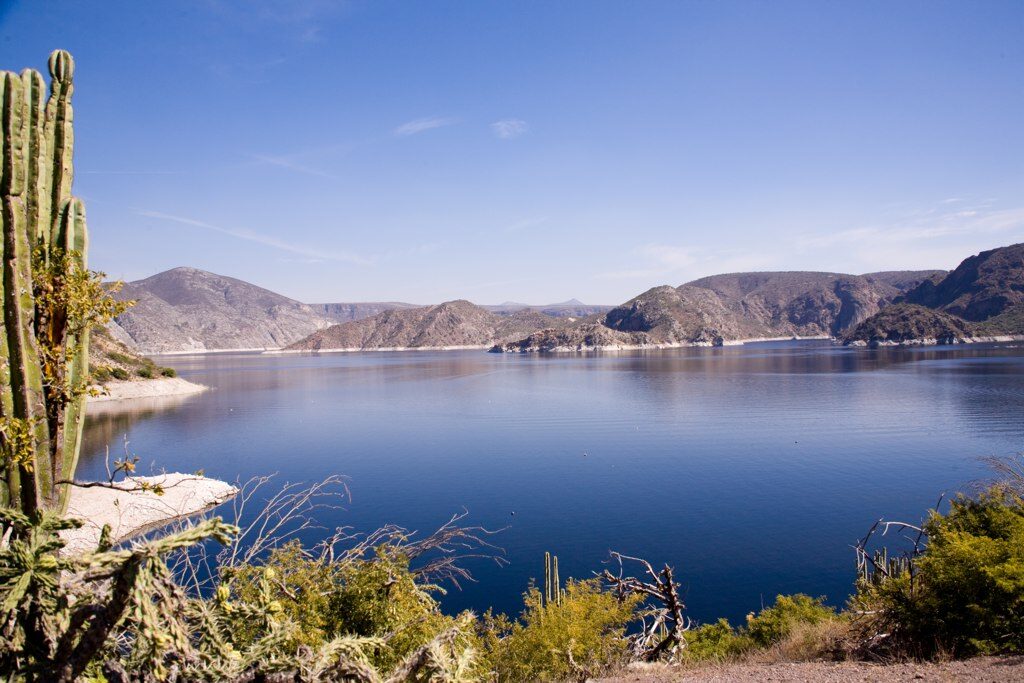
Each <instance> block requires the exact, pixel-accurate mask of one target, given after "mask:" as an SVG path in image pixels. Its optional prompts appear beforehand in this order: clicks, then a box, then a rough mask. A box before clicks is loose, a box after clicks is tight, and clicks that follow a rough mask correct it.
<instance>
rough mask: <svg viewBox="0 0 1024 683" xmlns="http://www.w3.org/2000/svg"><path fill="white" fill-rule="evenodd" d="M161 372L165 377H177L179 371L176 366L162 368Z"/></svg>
mask: <svg viewBox="0 0 1024 683" xmlns="http://www.w3.org/2000/svg"><path fill="white" fill-rule="evenodd" d="M160 374H161V376H163V377H177V376H178V371H177V370H175V369H174V368H160Z"/></svg>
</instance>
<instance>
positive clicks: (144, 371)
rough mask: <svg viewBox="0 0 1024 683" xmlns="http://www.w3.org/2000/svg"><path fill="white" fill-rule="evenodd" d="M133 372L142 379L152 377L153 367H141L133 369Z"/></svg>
mask: <svg viewBox="0 0 1024 683" xmlns="http://www.w3.org/2000/svg"><path fill="white" fill-rule="evenodd" d="M135 374H137V375H138V376H139V377H141V378H142V379H153V368H150V367H141V368H139V369H138V370H136V371H135Z"/></svg>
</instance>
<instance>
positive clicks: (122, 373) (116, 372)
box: [110, 368, 129, 380]
mask: <svg viewBox="0 0 1024 683" xmlns="http://www.w3.org/2000/svg"><path fill="white" fill-rule="evenodd" d="M110 374H111V376H112V377H113V378H114V379H119V380H126V379H128V376H129V375H128V371H127V370H125V369H124V368H110Z"/></svg>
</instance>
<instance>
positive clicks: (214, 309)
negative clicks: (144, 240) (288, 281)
mask: <svg viewBox="0 0 1024 683" xmlns="http://www.w3.org/2000/svg"><path fill="white" fill-rule="evenodd" d="M118 298H121V299H134V300H136V301H137V303H136V305H135V306H133V307H132V308H130V309H128V310H127V311H126V312H125V313H123V314H121V315H120V316H118V318H117V324H118V326H119V327H120V328H121V329H122V330H123V331H124V332H125V333H126V334H127V335H128V336H129V337H130V338H131V339H132V341H133V342H134V344H135V346H136V347H137V348H138V349H139V350H140V351H142V352H143V353H173V352H181V351H209V350H223V349H265V348H280V347H282V346H286V345H288V344H290V343H292V342H294V341H296V340H298V339H302V338H303V337H304V336H306V335H308V334H309V333H311V332H313V331H315V330H317V329H321V328H323V327H327V326H328V325H330V324H331V321H330V320H329V319H327V317H326V316H325V315H324V314H323V313H320V312H318V311H316V310H315V309H314V308H313V307H311V306H308V305H307V304H303V303H300V302H298V301H295V300H293V299H289V298H287V297H284V296H281V295H280V294H275V293H274V292H271V291H269V290H266V289H263V288H262V287H257V286H255V285H251V284H249V283H248V282H243V281H241V280H236V279H234V278H230V277H224V276H221V275H216V274H214V273H209V272H206V271H203V270H197V269H195V268H175V269H173V270H168V271H166V272H163V273H159V274H157V275H154V276H152V277H149V278H146V279H145V280H137V281H135V282H129V283H128V284H126V285H125V287H124V288H123V289H122V290H121V292H120V294H119V295H118Z"/></svg>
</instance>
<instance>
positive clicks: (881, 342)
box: [844, 334, 1024, 349]
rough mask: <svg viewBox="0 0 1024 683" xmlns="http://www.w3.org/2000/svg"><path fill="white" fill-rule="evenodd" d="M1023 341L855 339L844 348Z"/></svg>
mask: <svg viewBox="0 0 1024 683" xmlns="http://www.w3.org/2000/svg"><path fill="white" fill-rule="evenodd" d="M1021 340H1024V336H1021V335H1013V334H1001V335H992V336H987V337H941V338H937V337H920V338H914V339H900V340H890V339H870V340H863V339H855V340H853V341H848V342H845V343H844V345H845V346H860V347H867V348H869V349H877V348H881V347H887V346H953V345H955V344H996V343H1004V342H1012V341H1021Z"/></svg>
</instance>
